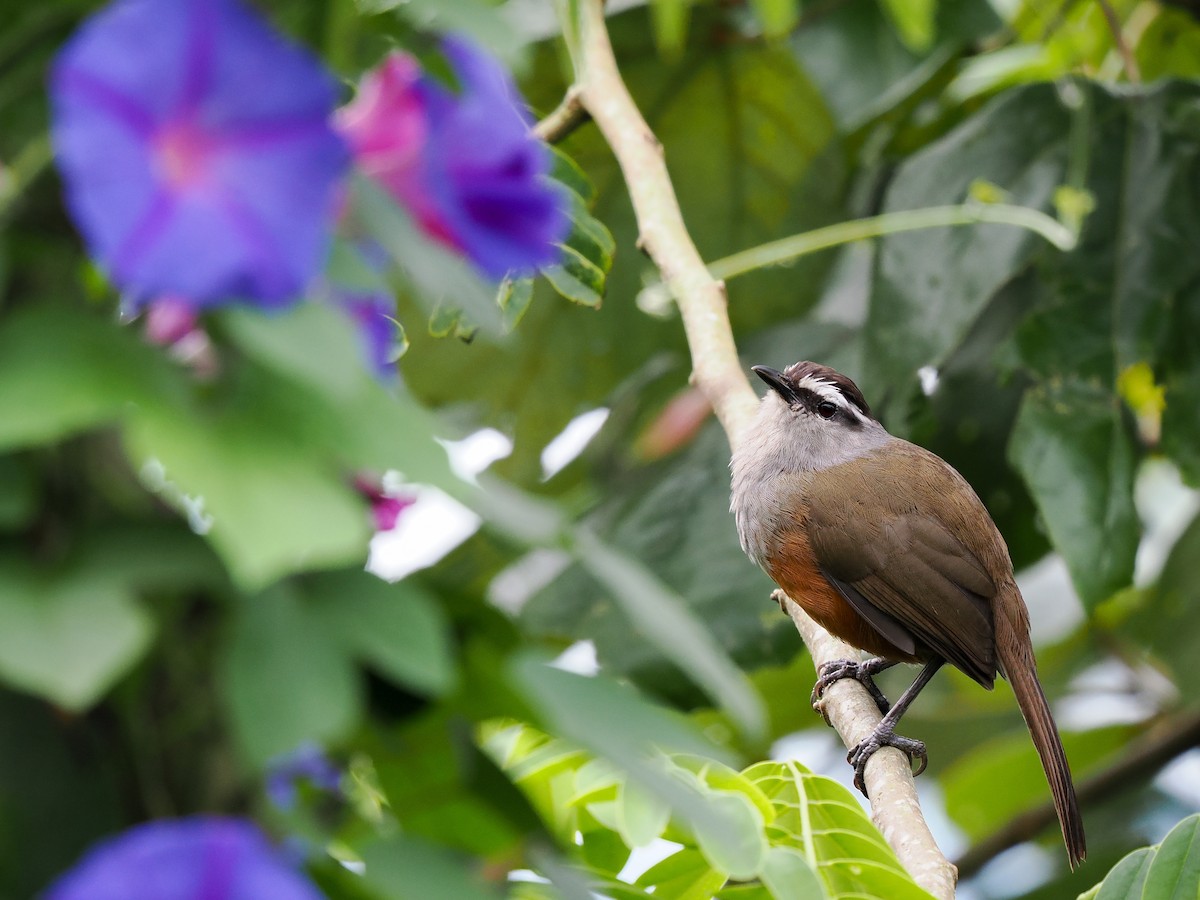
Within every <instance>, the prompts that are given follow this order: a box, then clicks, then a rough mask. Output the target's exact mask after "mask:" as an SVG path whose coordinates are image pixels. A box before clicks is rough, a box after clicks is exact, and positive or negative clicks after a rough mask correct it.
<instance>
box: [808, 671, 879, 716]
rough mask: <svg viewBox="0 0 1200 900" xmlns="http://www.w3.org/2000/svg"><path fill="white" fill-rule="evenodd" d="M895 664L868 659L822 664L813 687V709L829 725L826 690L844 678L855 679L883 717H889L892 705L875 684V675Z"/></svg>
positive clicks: (811, 698) (810, 700) (811, 699)
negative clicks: (826, 713) (825, 697)
mask: <svg viewBox="0 0 1200 900" xmlns="http://www.w3.org/2000/svg"><path fill="white" fill-rule="evenodd" d="M892 665H893V663H891V662H889V661H888V660H886V659H868V660H867V661H865V662H859V661H858V660H856V659H835V660H831V661H830V662H827V663H822V664H821V668H820V669H819V670H818V672H817V683H816V684H814V685H813V689H812V696H811V697H810V698H809V702H810V703H812V708H813V709H814V710H816V711H817V712H819V713H820V714H821V716H822V717H823V718H824V719H825V724H826V725H828V724H829V716H827V715H825V708H824V704H823V703H822V702H821V699H822V697H824V696H825V691H826V689H827V688H828V687H829V686H830V685H831V684H833V683H834V682H835V681H841V680H842V679H843V678H853V679H854V680H855V681H857V682H858V683H859V684H861V685H862V686H863V687H865V688H866V689H867V693H868V694H870V695H871V699H872V700H874V701H875V705H876V706H878V707H879V711H880V712H881V713H882V714H883V715H887V711H888V710H889V709H891V708H892V704H891V703H889V702H888V698H887V697H885V696H883V691H881V690H880V689H879V686H878V685H876V684H875V675H877V674H878V673H880V672H882V671H883V670H884V669H887V668H890V667H891V666H892Z"/></svg>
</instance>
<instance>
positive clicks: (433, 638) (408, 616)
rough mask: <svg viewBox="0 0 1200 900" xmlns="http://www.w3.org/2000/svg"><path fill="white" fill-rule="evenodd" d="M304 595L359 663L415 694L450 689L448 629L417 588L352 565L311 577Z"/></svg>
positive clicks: (432, 603) (451, 671)
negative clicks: (346, 568)
mask: <svg viewBox="0 0 1200 900" xmlns="http://www.w3.org/2000/svg"><path fill="white" fill-rule="evenodd" d="M306 593H307V594H308V596H310V597H311V598H312V603H313V608H314V611H315V613H316V615H317V616H319V617H321V618H322V619H323V621H324V622H325V627H326V629H327V630H328V633H329V634H331V635H337V637H338V638H339V639H340V640H341V641H342V643H343V645H344V646H345V647H346V649H347V650H348V651H350V652H351V653H353V654H354V655H355V656H356V657H357V658H358V659H360V660H361V661H362V662H365V663H367V664H368V665H370V666H371V667H373V668H375V669H377V670H378V671H379V672H381V673H383V674H384V675H386V676H387V677H389V678H392V679H394V680H395V681H397V682H398V683H399V684H401V685H404V686H406V687H409V688H411V689H413V690H415V691H418V692H420V693H426V694H435V695H436V694H441V693H444V692H445V691H447V690H448V689H449V688H450V687H451V685H452V683H453V679H454V661H453V657H452V655H451V649H450V639H449V630H448V627H447V624H446V622H445V621H444V619H443V617H442V612H441V609H440V608H439V607H438V605H437V603H436V602H435V601H434V600H433V599H432V598H431V597H429V596H428V595H426V594H425V593H424V592H423V591H421V590H420V588H417V587H415V586H414V585H411V584H407V583H404V582H401V583H399V584H388V583H387V582H386V581H383V580H381V579H379V578H377V577H375V576H374V575H371V574H368V573H367V572H364V571H362V570H361V569H356V570H349V571H344V572H329V573H323V574H320V575H315V576H312V577H311V578H309V579H308V580H307V582H306Z"/></svg>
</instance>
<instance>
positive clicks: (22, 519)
mask: <svg viewBox="0 0 1200 900" xmlns="http://www.w3.org/2000/svg"><path fill="white" fill-rule="evenodd" d="M40 490H41V486H40V485H39V484H38V476H37V473H36V471H35V470H34V468H33V466H32V465H30V464H29V463H28V462H27V461H26V460H24V459H22V458H21V457H19V456H0V528H5V529H14V530H15V529H17V528H19V527H20V526H22V525H24V524H25V523H26V522H28V521H29V520H30V519H31V518H33V516H34V515H35V513H36V512H37V508H38V499H39V498H38V494H39V492H40Z"/></svg>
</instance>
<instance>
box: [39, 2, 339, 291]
mask: <svg viewBox="0 0 1200 900" xmlns="http://www.w3.org/2000/svg"><path fill="white" fill-rule="evenodd" d="M51 94H52V101H53V112H54V126H53V136H54V142H55V146H56V149H57V151H58V157H59V164H60V167H61V169H62V172H63V180H64V183H65V187H66V193H67V205H68V208H69V209H70V211H71V214H72V216H73V218H74V219H75V221H76V224H77V225H78V227H79V229H80V231H81V232H82V233H83V236H84V238H85V239H86V241H87V243H88V245H89V248H90V249H91V251H92V253H93V254H94V255H95V256H96V258H97V259H98V260H99V261H100V263H101V264H102V265H103V266H105V267H106V268H107V269H108V270H109V272H110V274H111V276H112V278H113V280H114V281H115V282H116V283H117V284H118V285H119V286H120V287H121V288H122V289H123V290H125V291H126V292H129V293H131V294H132V295H133V296H134V297H135V300H137V299H146V298H149V297H153V296H156V295H159V294H175V295H180V296H184V297H186V298H187V299H188V300H189V301H191V302H192V303H194V304H195V305H196V306H211V305H215V304H219V303H224V302H228V301H231V300H247V301H251V302H255V303H258V304H259V305H262V306H280V305H283V304H286V303H289V302H291V301H292V300H295V299H297V298H298V297H299V295H300V294H301V292H302V291H303V290H304V288H305V286H306V285H307V283H308V282H309V280H310V279H311V278H312V277H313V276H314V275H315V274H316V273H317V272H318V271H319V269H320V268H321V266H322V265H323V263H324V260H325V254H326V250H327V246H328V242H329V237H330V233H331V231H332V226H333V212H334V200H335V190H336V187H337V182H338V181H339V179H340V178H341V176H342V175H343V173H344V171H345V168H346V165H347V162H348V153H347V150H346V148H345V146H344V144H343V142H342V141H341V139H340V138H339V137H338V136H337V135H336V134H335V133H334V131H333V130H332V128H331V126H330V124H329V116H330V113H331V111H332V108H333V104H334V100H335V89H334V85H333V83H332V81H331V79H330V77H329V76H328V74H327V73H326V72H325V71H324V70H323V69H322V68H321V66H320V64H319V63H318V62H317V61H316V60H315V59H313V58H312V57H311V56H310V55H309V54H308V53H307V52H306V51H304V50H301V49H300V48H298V47H295V46H293V45H291V44H289V43H288V42H287V41H285V40H284V39H283V38H282V37H281V36H280V35H278V34H277V33H276V32H274V31H273V30H272V29H271V28H270V27H269V26H268V25H267V24H266V23H265V22H264V21H262V20H261V19H260V18H259V17H258V16H257V14H255V13H254V12H252V11H251V10H250V9H249V8H248V7H246V6H244V5H243V4H242V3H241V2H240V0H118V2H117V3H115V4H113V5H112V6H110V7H108V8H106V9H105V10H103V11H101V12H100V13H99V14H97V15H96V16H95V17H93V18H92V19H91V20H89V21H88V22H87V23H86V24H85V25H84V27H83V28H82V29H81V30H80V32H79V33H78V34H77V35H76V36H75V37H74V38H73V39H72V40H71V41H70V42H69V43H68V44H67V46H66V47H65V48H64V50H63V51H62V53H61V54H60V55H59V57H58V59H57V60H56V62H55V65H54V70H53V73H52V77H51Z"/></svg>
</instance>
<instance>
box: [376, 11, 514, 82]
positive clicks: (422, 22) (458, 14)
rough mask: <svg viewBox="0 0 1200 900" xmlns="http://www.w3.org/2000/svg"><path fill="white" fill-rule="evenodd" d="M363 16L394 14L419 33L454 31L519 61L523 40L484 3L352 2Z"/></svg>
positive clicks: (511, 61)
mask: <svg viewBox="0 0 1200 900" xmlns="http://www.w3.org/2000/svg"><path fill="white" fill-rule="evenodd" d="M355 2H356V3H357V5H358V8H359V10H361V11H362V12H363V13H364V14H366V15H378V14H380V13H386V12H394V13H395V14H396V15H398V16H401V17H403V18H404V19H405V20H407V21H408V22H410V23H412V25H413V26H414V27H416V28H418V29H420V30H421V31H435V32H439V33H449V32H457V33H459V34H463V35H466V36H467V37H470V38H471V39H472V40H473V41H475V43H477V44H482V45H484V46H485V47H487V48H488V49H489V50H491V51H492V52H493V53H495V54H496V55H497V56H499V57H500V58H501V59H502V60H504V62H505V63H506V64H507V65H508V66H513V65H515V64H516V63H518V62H520V59H521V45H522V41H521V40H519V39H518V35H517V32H516V30H515V29H514V27H513V24H512V21H511V19H510V17H508V16H505V15H503V13H502V11H501V9H500V8H498V7H496V6H494V5H493V4H491V3H488V2H486V0H355Z"/></svg>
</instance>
